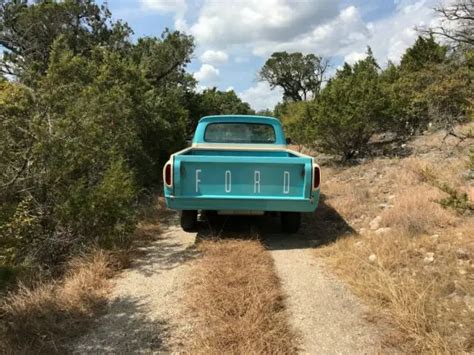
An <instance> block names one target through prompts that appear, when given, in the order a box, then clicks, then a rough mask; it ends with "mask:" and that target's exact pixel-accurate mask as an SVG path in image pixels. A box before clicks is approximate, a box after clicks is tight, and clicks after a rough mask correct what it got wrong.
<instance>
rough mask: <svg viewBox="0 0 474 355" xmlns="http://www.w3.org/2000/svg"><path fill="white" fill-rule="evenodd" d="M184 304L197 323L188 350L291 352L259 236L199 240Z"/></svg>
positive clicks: (280, 296) (279, 293) (280, 303)
mask: <svg viewBox="0 0 474 355" xmlns="http://www.w3.org/2000/svg"><path fill="white" fill-rule="evenodd" d="M199 249H200V251H201V252H202V254H203V257H202V259H201V260H200V262H199V263H198V264H197V266H196V268H195V270H194V275H195V276H194V280H193V282H192V286H191V288H190V289H189V291H188V295H189V296H188V299H187V303H188V306H189V307H190V309H191V310H192V311H193V312H194V313H195V315H196V317H197V319H198V320H199V322H200V323H201V324H202V326H198V327H197V328H196V332H195V333H194V336H193V339H191V349H192V351H191V352H192V353H200V354H222V353H224V352H225V353H231V354H263V353H264V354H288V353H296V346H295V335H294V334H293V331H292V330H291V329H290V326H289V325H288V323H287V314H286V311H285V307H284V297H283V294H282V291H281V288H280V284H279V280H278V278H277V276H276V274H275V270H274V266H273V260H272V258H271V256H270V255H269V254H268V252H267V251H265V249H264V247H263V246H262V245H261V244H260V242H258V241H252V240H221V241H204V242H202V243H201V244H200V247H199Z"/></svg>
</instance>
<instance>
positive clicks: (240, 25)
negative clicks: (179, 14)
mask: <svg viewBox="0 0 474 355" xmlns="http://www.w3.org/2000/svg"><path fill="white" fill-rule="evenodd" d="M338 2H339V1H334V0H317V1H291V0H245V1H213V0H207V1H205V2H204V4H203V6H202V7H201V9H200V12H199V15H198V19H197V21H196V23H195V24H194V25H192V26H191V29H190V30H191V33H192V34H193V35H194V36H195V37H196V40H197V42H198V43H200V44H202V45H206V46H214V47H218V48H223V47H226V46H230V45H234V44H245V43H249V42H254V41H261V40H270V41H271V40H282V41H286V40H290V39H292V38H294V37H295V36H297V35H299V34H301V33H304V32H306V31H308V30H309V29H310V28H311V27H313V26H314V25H316V24H322V23H324V22H325V21H327V20H328V19H331V18H333V17H334V16H336V15H337V13H338V6H339V4H338Z"/></svg>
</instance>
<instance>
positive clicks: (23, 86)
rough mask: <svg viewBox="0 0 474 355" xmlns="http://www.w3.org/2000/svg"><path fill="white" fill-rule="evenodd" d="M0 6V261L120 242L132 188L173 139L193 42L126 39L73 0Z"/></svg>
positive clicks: (156, 170)
mask: <svg viewBox="0 0 474 355" xmlns="http://www.w3.org/2000/svg"><path fill="white" fill-rule="evenodd" d="M0 9H1V12H0V44H1V45H2V46H3V48H4V52H3V55H2V67H3V68H7V69H8V73H9V74H10V76H11V75H13V78H14V79H16V80H15V81H13V80H12V81H5V80H2V81H0V141H1V143H2V144H0V201H1V206H0V263H1V264H3V265H19V264H22V263H26V262H29V263H34V264H40V265H54V264H57V263H58V262H61V261H63V260H64V259H65V258H66V257H67V256H68V255H70V254H71V253H72V252H74V251H75V250H77V249H78V248H80V247H81V246H84V245H89V244H91V243H94V244H98V245H101V246H105V247H111V246H113V245H115V244H117V243H122V242H124V241H126V240H127V238H128V237H129V236H130V233H131V231H132V230H133V228H134V225H135V210H136V201H137V198H138V194H140V193H141V192H142V191H143V190H144V189H146V188H153V187H154V186H157V185H158V184H159V183H160V176H161V166H162V164H163V162H164V161H165V160H166V159H167V158H168V156H169V154H170V153H171V152H172V151H174V150H177V149H180V148H182V147H183V146H184V144H185V137H184V135H183V132H185V130H186V127H187V124H188V123H187V122H188V108H187V106H186V105H185V100H186V97H187V96H188V95H189V93H190V92H192V91H193V90H194V85H195V81H194V79H192V77H191V76H190V75H189V74H188V73H186V72H185V66H186V64H187V63H189V61H190V58H191V55H192V52H193V49H194V43H193V39H192V38H191V37H189V36H186V35H184V34H182V33H180V32H170V31H165V32H164V33H163V35H162V36H161V38H142V39H138V40H137V41H136V43H132V42H130V41H129V39H128V34H129V33H130V29H129V28H128V26H127V25H126V24H122V23H119V22H118V23H114V22H111V21H110V16H111V15H110V13H109V12H108V10H107V9H106V8H104V7H99V6H97V5H95V4H94V3H93V2H90V1H85V0H84V1H64V2H50V1H39V2H37V3H27V2H26V1H25V2H8V3H2V5H1V7H0ZM4 42H8V43H4ZM30 49H34V50H30Z"/></svg>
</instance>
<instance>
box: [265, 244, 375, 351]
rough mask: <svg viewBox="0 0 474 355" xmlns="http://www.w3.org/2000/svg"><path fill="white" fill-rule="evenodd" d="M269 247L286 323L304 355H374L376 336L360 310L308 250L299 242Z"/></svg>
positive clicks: (355, 302)
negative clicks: (287, 317)
mask: <svg viewBox="0 0 474 355" xmlns="http://www.w3.org/2000/svg"><path fill="white" fill-rule="evenodd" d="M289 244H290V245H292V246H294V245H295V243H288V242H285V241H282V242H281V241H280V242H278V241H276V242H271V243H270V248H271V254H272V256H273V259H274V260H275V266H276V270H277V272H278V276H279V277H280V279H281V281H282V286H283V288H284V290H285V293H286V294H287V296H288V299H287V306H288V309H289V312H290V315H291V319H290V322H291V324H292V325H293V327H294V328H295V329H296V330H297V331H298V332H299V334H300V344H301V345H300V346H301V352H302V353H306V354H374V353H376V352H377V350H379V345H378V335H377V331H376V330H375V329H374V328H373V326H371V325H370V324H369V323H368V322H367V321H366V320H365V319H364V317H363V311H364V308H363V306H362V305H361V304H360V302H359V301H358V300H357V298H356V297H355V296H353V295H352V294H351V293H350V292H349V291H348V289H347V288H346V287H345V286H344V285H343V284H342V283H341V282H340V281H339V280H337V279H335V278H334V277H332V276H331V275H330V274H329V273H328V272H327V271H325V269H324V265H321V264H320V262H319V261H318V260H317V259H316V258H315V256H314V252H312V249H308V248H307V247H308V245H305V244H304V243H301V244H300V245H299V247H296V248H293V247H292V248H288V246H289Z"/></svg>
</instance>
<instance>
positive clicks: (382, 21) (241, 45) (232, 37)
mask: <svg viewBox="0 0 474 355" xmlns="http://www.w3.org/2000/svg"><path fill="white" fill-rule="evenodd" d="M439 4H440V0H312V1H306V0H298V1H295V0H227V1H226V0H188V1H187V0H108V6H109V9H110V10H111V12H112V14H113V17H114V19H123V20H124V21H126V22H128V24H129V25H130V26H131V27H132V29H133V30H134V32H135V33H134V37H135V38H138V37H143V36H160V34H161V33H162V32H163V30H164V29H165V28H169V29H171V30H179V31H183V32H185V33H187V34H191V35H193V36H194V39H195V44H196V50H195V52H194V55H193V59H192V62H191V63H190V65H189V66H188V70H189V72H191V73H193V75H194V77H195V78H196V79H197V80H198V89H200V90H202V89H204V88H206V87H214V86H215V87H217V88H218V89H219V90H224V91H225V90H234V91H235V92H236V93H237V95H238V96H239V97H240V98H241V99H242V100H244V101H246V102H248V103H250V105H251V106H252V107H253V108H254V109H256V110H262V109H266V108H269V109H272V108H273V107H274V106H275V104H276V103H278V102H279V101H280V100H281V97H282V91H281V90H280V89H278V88H276V89H273V90H271V89H270V87H269V85H268V84H267V83H266V82H263V81H259V80H258V75H257V74H258V71H259V69H260V68H261V67H262V66H263V64H264V63H265V61H266V59H267V58H268V57H269V56H270V55H271V54H272V53H273V52H275V51H288V52H296V51H298V52H303V53H305V54H306V53H314V54H316V55H319V56H323V57H325V58H328V59H330V63H331V67H330V69H329V73H328V74H329V75H331V74H334V73H335V71H336V70H337V68H338V67H340V66H341V65H342V64H343V63H344V62H348V63H349V64H353V63H354V62H356V61H357V60H359V59H363V58H364V56H365V53H366V51H367V46H370V47H371V48H372V51H373V53H374V55H375V57H376V59H377V61H378V62H379V65H380V66H382V67H383V66H384V65H386V63H387V61H388V60H391V61H393V62H395V63H397V62H399V60H400V57H401V55H402V54H403V53H404V51H405V49H406V48H408V47H409V46H411V45H412V44H413V43H414V41H415V40H416V38H417V35H418V33H417V31H416V27H427V26H433V25H434V24H435V22H436V14H435V12H434V11H433V8H434V7H437V6H438V5H439Z"/></svg>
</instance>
